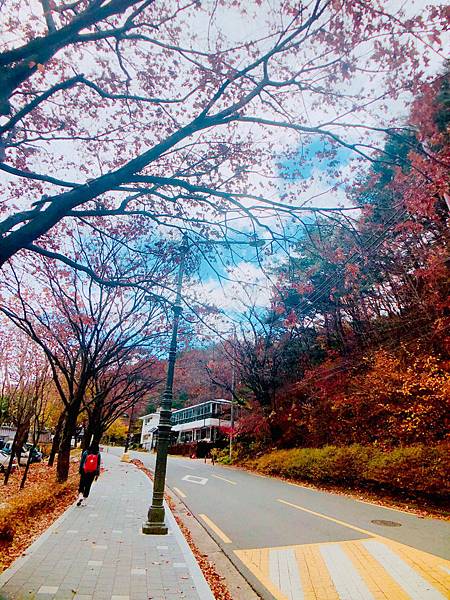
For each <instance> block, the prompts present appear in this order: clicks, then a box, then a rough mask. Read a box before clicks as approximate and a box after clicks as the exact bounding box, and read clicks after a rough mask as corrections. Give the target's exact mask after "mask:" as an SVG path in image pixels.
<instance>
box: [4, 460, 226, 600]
mask: <svg viewBox="0 0 450 600" xmlns="http://www.w3.org/2000/svg"><path fill="white" fill-rule="evenodd" d="M102 457H103V463H104V466H105V472H104V473H103V474H102V476H101V477H100V478H99V480H98V482H97V483H94V485H93V487H92V491H91V496H90V497H89V499H88V505H87V506H86V507H76V506H72V507H71V508H69V510H68V511H66V512H65V513H64V515H62V517H60V519H58V521H56V522H55V523H54V524H53V526H52V527H51V528H50V529H49V530H47V532H46V533H44V534H43V535H42V536H41V537H40V538H39V539H38V540H37V541H36V542H35V543H34V544H33V545H32V546H31V547H30V549H29V550H28V553H27V555H26V556H25V557H23V558H20V559H19V560H17V561H16V562H15V563H14V564H13V565H12V566H11V567H10V568H9V569H7V570H6V571H5V572H4V573H2V575H0V599H1V600H25V599H28V600H30V599H31V598H32V599H33V600H50V599H52V600H53V599H54V600H150V599H151V600H183V599H186V600H214V597H213V595H212V593H211V591H210V589H209V587H208V585H207V583H206V581H205V579H204V577H203V575H202V573H201V571H200V569H199V567H198V564H197V562H196V561H195V558H194V556H193V554H192V552H191V551H190V549H189V546H188V545H187V543H186V541H185V539H184V537H183V535H182V534H181V532H180V530H179V528H178V525H177V524H176V522H175V520H174V518H173V516H172V514H171V513H170V511H168V510H167V522H168V525H169V529H170V532H169V534H168V535H166V536H148V535H143V534H142V533H141V526H142V523H143V521H144V520H145V516H146V512H147V507H148V504H149V502H150V498H151V482H150V480H149V479H148V478H147V477H146V475H144V474H143V473H142V472H141V471H139V470H138V469H137V468H136V467H134V466H133V465H129V464H126V463H121V462H120V461H119V459H118V458H117V457H115V456H111V455H108V454H103V456H102Z"/></svg>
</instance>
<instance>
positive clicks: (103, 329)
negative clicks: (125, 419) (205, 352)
mask: <svg viewBox="0 0 450 600" xmlns="http://www.w3.org/2000/svg"><path fill="white" fill-rule="evenodd" d="M79 248H80V252H83V253H84V258H85V260H86V263H87V264H92V265H95V269H96V271H97V272H98V273H114V276H115V277H116V278H119V277H120V274H121V272H122V270H124V269H125V270H126V269H127V268H129V267H130V264H129V262H128V261H127V260H126V259H125V258H124V257H122V258H121V260H120V259H119V257H118V256H117V255H116V254H114V252H115V249H116V246H115V245H114V244H112V245H110V244H109V242H107V241H105V240H103V241H101V240H100V241H97V243H95V244H93V245H92V246H90V247H89V249H88V247H87V246H86V242H85V240H80V245H79ZM150 256H151V255H150V251H147V252H146V254H145V261H146V263H145V265H141V268H142V269H144V267H145V268H146V276H147V277H148V278H150V277H152V278H155V277H156V273H157V272H159V275H160V278H161V279H160V284H161V285H163V278H164V273H165V272H167V270H169V272H170V268H171V267H170V265H169V264H168V263H167V262H166V261H165V262H164V268H163V266H162V264H161V257H160V256H159V253H158V252H157V251H156V252H155V254H154V256H153V260H152V261H151V260H150ZM34 267H35V270H34V275H35V280H34V286H33V287H32V288H31V289H30V288H29V285H28V283H29V282H28V280H27V277H29V272H28V271H26V270H23V271H21V272H20V273H18V272H17V271H16V270H14V269H11V272H10V279H9V281H8V282H7V283H8V288H7V289H8V290H9V292H10V293H9V295H7V294H5V301H4V302H3V304H2V305H1V306H0V310H1V311H2V313H3V314H4V315H6V316H7V317H8V318H9V319H10V320H11V321H12V322H13V323H14V324H15V325H16V326H17V327H18V328H19V329H20V330H21V331H22V332H24V333H25V334H26V335H28V336H29V337H30V338H31V340H33V342H34V343H35V344H37V345H38V346H40V348H42V350H43V352H44V354H45V356H46V358H47V360H48V363H49V365H50V368H51V372H52V376H53V380H54V383H55V386H56V389H57V390H58V393H59V395H60V398H61V401H62V403H63V405H64V411H65V417H64V426H63V430H62V433H61V439H60V444H59V449H58V465H57V473H58V480H59V481H63V480H65V479H66V478H67V474H68V467H69V455H70V446H71V438H72V436H73V435H74V433H75V428H76V425H77V419H78V416H79V413H80V411H81V409H82V407H83V403H85V405H86V404H87V403H88V402H89V401H90V400H93V398H92V397H89V392H90V391H91V387H90V386H92V382H97V384H98V385H99V386H100V383H101V382H103V383H102V385H103V386H104V385H105V384H104V382H105V381H107V379H108V376H109V377H110V376H111V373H112V372H116V373H117V374H118V375H119V376H120V371H119V369H120V366H122V367H123V365H124V364H125V363H126V361H127V360H129V361H130V362H131V363H132V362H133V359H134V361H135V363H136V362H137V360H138V359H139V361H140V362H141V363H142V362H145V361H146V360H149V361H150V362H151V360H152V356H153V355H154V352H155V349H158V341H159V340H160V339H162V338H164V336H165V320H164V314H165V313H164V309H165V306H164V305H162V304H161V303H160V302H158V301H157V300H156V299H159V296H157V295H154V296H149V294H148V292H147V291H146V290H136V289H135V290H132V291H127V290H125V289H123V288H121V287H117V286H102V285H98V284H95V283H94V282H93V280H92V279H91V278H89V277H88V276H86V275H85V274H83V273H82V272H80V271H78V270H76V269H67V268H58V267H57V264H55V262H54V261H53V260H51V259H46V260H44V261H42V262H39V263H37V264H36V263H35V265H34ZM154 292H155V294H156V292H157V290H156V288H155V290H154ZM130 368H131V367H130ZM108 385H109V387H108V386H106V387H104V388H103V392H104V397H105V393H106V396H107V394H108V393H110V392H111V385H110V384H108ZM98 389H99V390H101V389H102V388H101V386H100V387H99V388H98ZM94 399H95V396H94ZM97 400H98V398H97Z"/></svg>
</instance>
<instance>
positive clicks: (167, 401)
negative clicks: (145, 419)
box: [142, 238, 188, 535]
mask: <svg viewBox="0 0 450 600" xmlns="http://www.w3.org/2000/svg"><path fill="white" fill-rule="evenodd" d="M187 251H188V244H187V240H186V238H184V240H183V245H182V247H181V261H180V266H179V269H178V279H177V291H176V297H175V304H174V306H173V325H172V337H171V341H170V350H169V359H168V365H167V379H166V388H165V391H164V394H163V398H162V403H161V412H160V416H159V425H158V443H157V446H156V466H155V475H154V478H153V498H152V504H151V506H150V508H149V511H148V515H147V521H146V522H145V523H144V524H143V525H142V533H146V534H153V535H165V534H166V533H167V526H166V524H165V509H164V487H165V482H166V470H167V455H168V452H169V442H170V431H171V423H170V419H171V415H172V400H173V377H174V373H175V360H176V356H177V336H178V324H179V322H180V315H181V313H182V311H183V308H182V305H181V288H182V285H183V276H184V267H185V263H186V255H187Z"/></svg>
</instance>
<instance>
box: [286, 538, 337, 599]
mask: <svg viewBox="0 0 450 600" xmlns="http://www.w3.org/2000/svg"><path fill="white" fill-rule="evenodd" d="M295 555H296V558H297V563H298V565H299V570H300V579H301V581H302V586H303V590H304V594H305V600H318V599H319V598H326V599H327V600H339V596H338V594H337V592H336V590H335V588H334V586H333V582H332V580H331V577H330V574H329V573H328V569H327V567H326V565H325V561H324V560H323V558H322V556H321V554H320V552H319V545H318V544H317V545H314V544H311V545H305V546H296V548H295Z"/></svg>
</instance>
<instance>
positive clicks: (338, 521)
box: [277, 498, 378, 537]
mask: <svg viewBox="0 0 450 600" xmlns="http://www.w3.org/2000/svg"><path fill="white" fill-rule="evenodd" d="M277 501H278V502H281V503H282V504H286V505H287V506H291V507H292V508H296V509H297V510H302V511H303V512H306V513H309V514H310V515H314V516H315V517H320V518H321V519H326V520H327V521H331V522H332V523H336V524H337V525H342V526H344V527H348V528H349V529H353V530H354V531H358V532H359V533H363V534H364V535H369V536H371V537H378V536H377V534H376V533H373V532H372V531H368V530H367V529H362V528H361V527H356V525H351V524H350V523H346V522H345V521H340V520H339V519H334V518H333V517H328V516H327V515H324V514H322V513H319V512H315V511H314V510H310V509H309V508H304V507H303V506H299V505H298V504H293V503H292V502H288V501H287V500H282V499H281V498H278V500H277Z"/></svg>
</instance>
